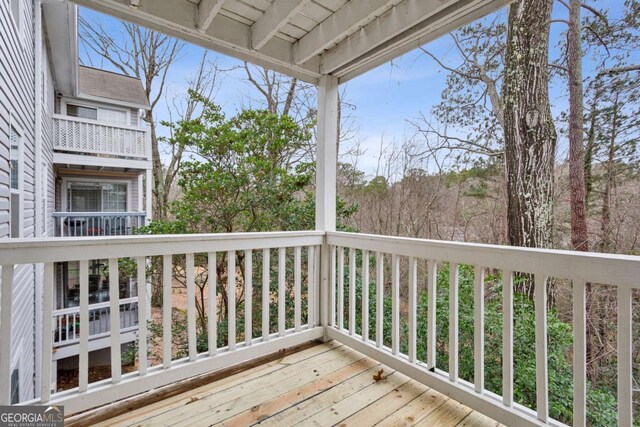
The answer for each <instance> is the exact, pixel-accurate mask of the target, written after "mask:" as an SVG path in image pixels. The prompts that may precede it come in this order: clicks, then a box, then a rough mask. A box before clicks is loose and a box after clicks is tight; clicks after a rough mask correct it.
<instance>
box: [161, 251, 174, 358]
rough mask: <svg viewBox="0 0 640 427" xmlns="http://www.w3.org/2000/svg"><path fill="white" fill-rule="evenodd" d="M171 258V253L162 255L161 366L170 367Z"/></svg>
mask: <svg viewBox="0 0 640 427" xmlns="http://www.w3.org/2000/svg"><path fill="white" fill-rule="evenodd" d="M172 270H173V258H172V256H171V255H164V256H163V257H162V343H163V344H162V347H163V350H162V366H163V368H164V369H168V368H170V367H171V335H172V331H171V326H172V324H173V321H172V315H171V314H172V313H171V310H172V307H171V306H172V281H173V273H172Z"/></svg>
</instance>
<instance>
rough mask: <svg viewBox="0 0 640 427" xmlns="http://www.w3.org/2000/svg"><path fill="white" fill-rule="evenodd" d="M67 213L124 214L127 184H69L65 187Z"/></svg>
mask: <svg viewBox="0 0 640 427" xmlns="http://www.w3.org/2000/svg"><path fill="white" fill-rule="evenodd" d="M67 210H68V212H126V211H127V184H124V183H113V184H111V183H101V182H71V183H69V185H68V187H67Z"/></svg>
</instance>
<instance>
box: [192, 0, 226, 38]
mask: <svg viewBox="0 0 640 427" xmlns="http://www.w3.org/2000/svg"><path fill="white" fill-rule="evenodd" d="M224 2H225V0H202V1H201V2H200V5H199V6H198V30H200V31H202V32H206V31H207V30H208V29H209V27H210V26H211V23H212V22H213V18H215V17H216V15H217V14H218V12H220V9H222V6H223V5H224Z"/></svg>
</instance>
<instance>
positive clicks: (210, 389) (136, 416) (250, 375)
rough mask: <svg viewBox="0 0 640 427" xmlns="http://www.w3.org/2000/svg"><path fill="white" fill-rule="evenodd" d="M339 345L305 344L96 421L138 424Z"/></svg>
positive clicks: (107, 424)
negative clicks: (283, 355)
mask: <svg viewBox="0 0 640 427" xmlns="http://www.w3.org/2000/svg"><path fill="white" fill-rule="evenodd" d="M342 347H344V346H342V345H341V344H338V343H336V342H330V343H324V344H321V345H317V346H314V347H311V348H308V349H306V350H303V351H300V352H298V353H294V354H290V355H288V356H285V357H283V358H281V359H278V360H275V361H273V362H270V363H267V364H264V365H261V366H257V367H255V368H253V369H251V370H250V371H246V372H239V373H237V374H235V375H232V376H230V377H228V378H225V379H223V380H219V381H216V382H214V383H211V384H206V385H203V386H201V387H198V388H196V389H194V390H190V391H189V392H187V393H182V394H179V395H176V396H173V397H171V398H169V399H164V400H161V401H159V402H156V403H154V404H152V405H147V406H145V407H144V408H140V409H137V410H134V411H131V412H129V413H127V414H123V415H121V416H118V417H115V418H112V419H110V420H107V421H105V422H102V423H99V424H96V425H97V426H101V427H107V426H113V425H119V426H130V425H138V424H139V423H141V422H143V421H144V420H147V419H149V418H151V417H155V416H158V415H160V414H163V413H166V412H169V411H172V410H174V409H176V408H181V407H182V406H184V405H185V404H187V403H188V402H190V401H191V400H192V399H193V398H194V397H195V398H197V399H202V398H205V397H207V396H210V395H212V394H215V393H218V392H220V391H223V390H226V389H230V388H232V387H234V386H236V385H240V384H244V383H247V382H250V381H251V380H254V379H256V378H260V377H262V376H265V375H267V374H270V373H273V372H279V371H281V370H283V369H285V368H287V367H289V366H291V365H294V364H296V363H300V362H302V361H304V360H308V359H312V358H314V357H317V356H319V355H322V354H331V353H330V352H333V351H335V350H338V349H340V348H342ZM345 348H346V347H345Z"/></svg>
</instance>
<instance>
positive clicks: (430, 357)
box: [427, 260, 438, 369]
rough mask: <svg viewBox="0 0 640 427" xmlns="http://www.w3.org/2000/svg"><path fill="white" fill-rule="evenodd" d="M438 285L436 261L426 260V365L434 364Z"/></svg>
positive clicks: (429, 366) (431, 367) (430, 366)
mask: <svg viewBox="0 0 640 427" xmlns="http://www.w3.org/2000/svg"><path fill="white" fill-rule="evenodd" d="M437 287H438V263H437V262H435V261H431V260H429V261H427V298H428V300H427V367H428V368H429V369H435V366H436V306H437V305H436V303H437V300H436V299H437V295H438V292H437Z"/></svg>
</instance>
